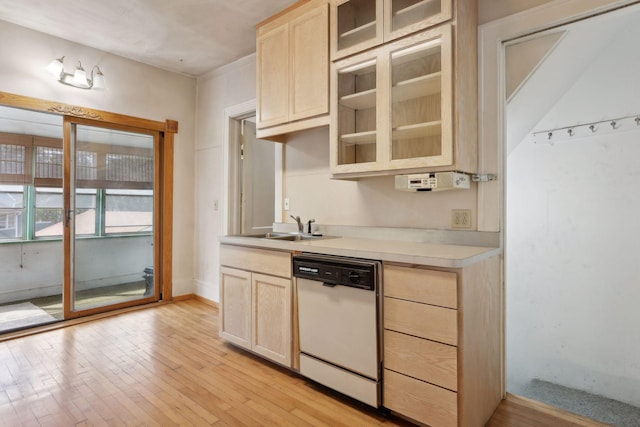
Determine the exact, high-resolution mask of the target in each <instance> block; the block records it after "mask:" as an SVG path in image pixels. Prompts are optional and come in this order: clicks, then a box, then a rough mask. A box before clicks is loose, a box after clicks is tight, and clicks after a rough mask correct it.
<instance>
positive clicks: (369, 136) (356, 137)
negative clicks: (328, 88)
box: [337, 57, 378, 165]
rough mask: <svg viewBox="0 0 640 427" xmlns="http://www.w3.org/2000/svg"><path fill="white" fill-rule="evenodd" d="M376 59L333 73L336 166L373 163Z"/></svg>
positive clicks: (375, 121) (375, 137)
mask: <svg viewBox="0 0 640 427" xmlns="http://www.w3.org/2000/svg"><path fill="white" fill-rule="evenodd" d="M377 74H378V73H377V58H375V57H374V58H371V59H368V60H365V61H363V62H360V63H356V64H355V65H353V64H350V65H347V66H344V67H341V68H338V70H337V79H338V84H337V91H338V114H337V120H338V123H337V132H338V135H337V138H338V153H337V164H338V165H356V164H360V163H375V162H376V160H377V148H376V147H377V142H378V141H377V135H378V133H377V108H376V107H377V99H378V88H377Z"/></svg>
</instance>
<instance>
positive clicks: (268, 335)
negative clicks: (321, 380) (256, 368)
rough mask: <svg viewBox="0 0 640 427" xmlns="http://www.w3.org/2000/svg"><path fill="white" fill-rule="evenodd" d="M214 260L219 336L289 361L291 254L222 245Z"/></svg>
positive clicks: (267, 355)
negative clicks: (216, 263) (217, 271)
mask: <svg viewBox="0 0 640 427" xmlns="http://www.w3.org/2000/svg"><path fill="white" fill-rule="evenodd" d="M220 264H221V265H222V267H221V268H220V336H221V337H222V338H224V339H226V340H228V341H229V342H232V343H233V344H236V345H238V346H241V347H243V348H246V349H248V350H251V351H253V352H255V353H257V354H259V355H261V356H264V357H265V358H268V359H270V360H273V361H275V362H278V363H280V364H282V365H285V366H287V367H291V366H292V357H291V355H292V318H293V314H292V300H293V295H292V281H291V254H290V253H288V252H278V251H269V250H264V249H256V248H245V247H239V246H230V245H223V246H222V247H221V254H220ZM264 273H269V274H264ZM277 275H280V276H282V277H277Z"/></svg>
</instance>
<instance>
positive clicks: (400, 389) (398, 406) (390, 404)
mask: <svg viewBox="0 0 640 427" xmlns="http://www.w3.org/2000/svg"><path fill="white" fill-rule="evenodd" d="M383 405H384V406H385V407H386V408H388V409H391V410H392V411H396V412H398V413H400V414H402V415H405V416H407V417H409V418H413V419H414V420H416V421H420V422H421V423H424V424H428V425H431V426H443V427H454V426H457V425H458V394H457V393H454V392H453V391H449V390H445V389H443V388H440V387H438V386H435V385H432V384H427V383H425V382H422V381H419V380H416V379H414V378H409V377H407V376H405V375H401V374H398V373H396V372H393V371H389V370H386V369H385V370H384V401H383Z"/></svg>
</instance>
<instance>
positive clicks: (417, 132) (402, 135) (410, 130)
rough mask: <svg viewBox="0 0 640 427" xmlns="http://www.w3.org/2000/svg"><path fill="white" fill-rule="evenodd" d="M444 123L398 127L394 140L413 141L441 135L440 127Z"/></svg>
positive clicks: (393, 136) (394, 131)
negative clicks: (413, 139)
mask: <svg viewBox="0 0 640 427" xmlns="http://www.w3.org/2000/svg"><path fill="white" fill-rule="evenodd" d="M441 125H442V122H441V121H440V120H438V121H435V122H427V123H418V124H415V125H407V126H398V127H397V128H394V129H393V135H392V138H393V139H394V140H397V139H412V138H422V137H425V136H434V135H440V133H441V130H440V127H441Z"/></svg>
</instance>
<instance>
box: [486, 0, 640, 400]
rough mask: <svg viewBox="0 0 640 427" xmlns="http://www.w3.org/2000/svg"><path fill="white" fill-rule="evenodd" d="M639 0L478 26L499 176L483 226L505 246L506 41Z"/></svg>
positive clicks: (582, 2)
mask: <svg viewBox="0 0 640 427" xmlns="http://www.w3.org/2000/svg"><path fill="white" fill-rule="evenodd" d="M634 3H638V0H633V1H630V0H626V1H611V0H555V1H552V2H550V3H546V4H544V5H542V6H539V7H536V8H533V9H530V10H527V11H524V12H521V13H517V14H514V15H511V16H508V17H505V18H502V19H499V20H496V21H493V22H489V23H487V24H483V25H481V26H479V27H478V173H480V174H485V173H494V174H497V175H498V181H491V182H485V183H482V184H481V185H479V186H478V220H477V221H478V231H494V232H495V231H501V230H502V232H501V233H500V246H501V247H502V248H504V225H505V219H506V206H505V203H504V195H505V192H506V185H507V183H506V180H505V171H506V164H505V158H504V150H505V148H506V147H505V132H506V128H505V103H506V98H505V63H504V57H505V42H507V41H509V40H513V39H515V38H518V37H523V36H526V35H528V34H532V33H534V32H538V31H544V30H548V29H551V28H553V27H557V26H560V25H563V24H566V23H569V22H573V21H577V20H580V19H584V18H587V17H589V16H593V15H597V14H600V13H603V12H607V11H611V10H614V9H616V8H619V7H621V6H628V5H631V4H634ZM507 256H508V254H507V253H505V252H503V259H502V268H501V269H502V271H501V280H502V291H501V300H502V307H503V317H502V328H501V329H502V338H501V341H502V342H501V347H502V354H501V366H502V374H503V378H502V384H503V390H502V395H503V396H504V395H505V392H506V363H505V361H506V354H505V353H506V346H505V341H504V340H505V327H506V325H505V323H506V319H505V317H504V313H505V305H506V300H505V292H504V289H505V270H504V269H505V258H506V257H507Z"/></svg>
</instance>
